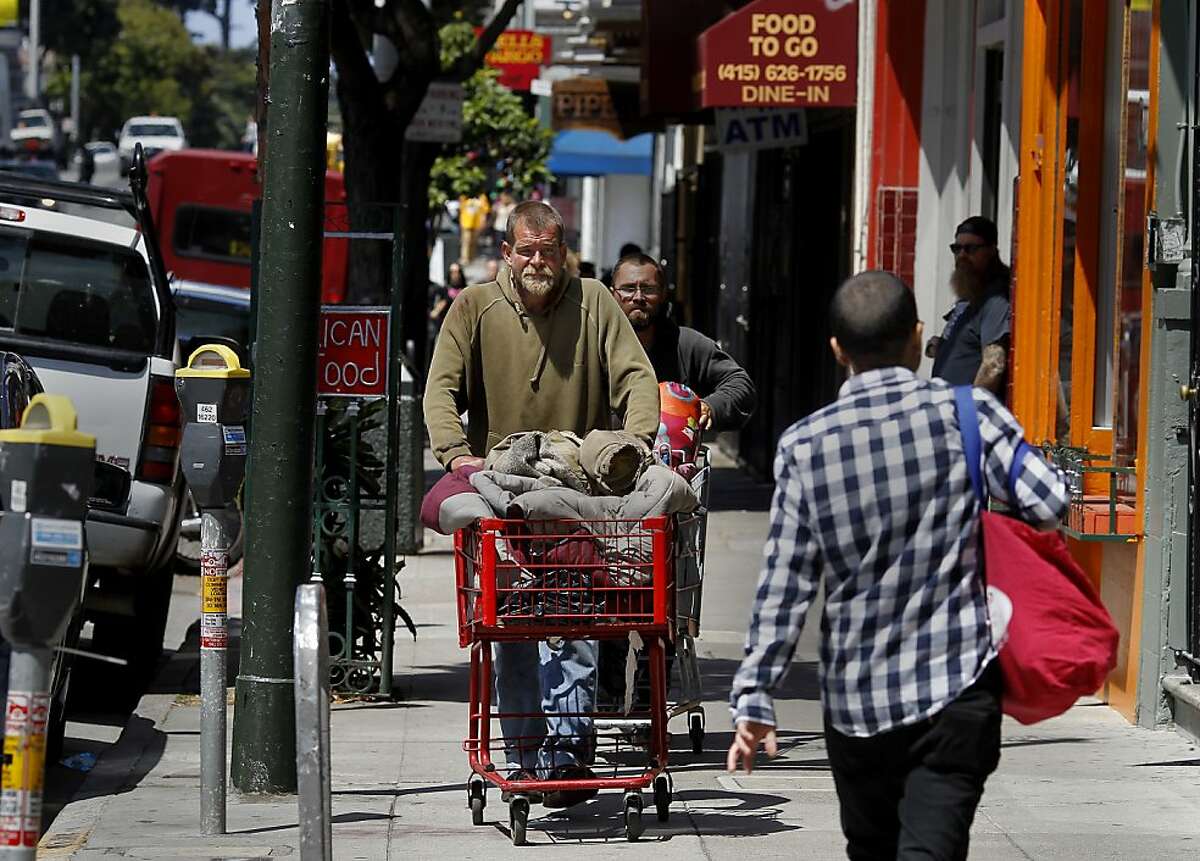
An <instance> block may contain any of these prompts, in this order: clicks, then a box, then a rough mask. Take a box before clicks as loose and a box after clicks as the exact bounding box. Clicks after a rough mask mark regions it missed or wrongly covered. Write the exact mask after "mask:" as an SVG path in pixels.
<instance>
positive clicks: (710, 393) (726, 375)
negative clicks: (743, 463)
mask: <svg viewBox="0 0 1200 861" xmlns="http://www.w3.org/2000/svg"><path fill="white" fill-rule="evenodd" d="M649 356H650V364H651V365H653V366H654V375H655V376H656V377H657V378H658V381H659V382H660V383H683V384H684V385H685V386H687V387H688V388H690V389H691V390H692V391H694V392H695V393H696V394H698V395H699V396H700V397H701V398H703V399H704V400H705V401H706V402H707V403H708V405H709V407H711V408H712V414H713V430H716V431H730V430H739V429H740V428H742V427H743V426H744V425H745V424H746V422H748V421H749V420H750V414H751V413H753V412H754V405H755V403H756V401H757V395H756V394H755V391H754V383H753V381H751V379H750V375H749V374H747V373H746V371H745V370H743V369H742V366H741V365H739V364H738V363H737V362H735V361H734V360H733V359H732V358H731V357H730V356H729V354H728V353H726V352H725V351H724V350H722V349H721V348H720V347H718V346H717V344H716V343H715V342H714V341H713V340H712V339H711V338H708V337H706V336H704V335H702V334H700V333H699V332H697V331H696V330H695V329H689V328H688V327H687V326H680V325H678V324H677V323H675V322H674V321H673V320H670V319H667V318H665V317H664V318H662V319H660V320H659V321H658V322H657V323H656V324H655V331H654V344H653V346H652V347H651V349H650V350H649Z"/></svg>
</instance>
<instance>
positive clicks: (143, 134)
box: [117, 117, 188, 176]
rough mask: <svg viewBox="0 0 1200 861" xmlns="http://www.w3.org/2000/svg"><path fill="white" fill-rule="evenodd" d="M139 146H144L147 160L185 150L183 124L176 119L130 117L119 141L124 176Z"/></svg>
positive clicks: (185, 139)
mask: <svg viewBox="0 0 1200 861" xmlns="http://www.w3.org/2000/svg"><path fill="white" fill-rule="evenodd" d="M137 144H141V145H142V149H144V150H145V151H146V158H147V159H149V158H153V157H154V156H156V155H158V153H160V152H164V151H169V152H175V151H177V150H181V149H184V148H185V147H187V145H188V144H187V138H186V137H184V134H183V124H182V123H181V122H179V120H178V119H177V118H175V117H130V118H129V119H128V120H126V121H125V125H124V126H122V127H121V136H120V138H118V139H117V151H118V153H119V154H120V158H121V175H122V176H124V175H125V174H126V173H128V172H129V165H130V164H132V163H133V148H134V146H136V145H137Z"/></svg>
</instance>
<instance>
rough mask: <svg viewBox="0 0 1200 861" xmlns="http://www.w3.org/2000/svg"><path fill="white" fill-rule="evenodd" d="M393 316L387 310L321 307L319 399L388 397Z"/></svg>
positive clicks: (367, 307)
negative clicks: (389, 345) (389, 349)
mask: <svg viewBox="0 0 1200 861" xmlns="http://www.w3.org/2000/svg"><path fill="white" fill-rule="evenodd" d="M389 314H390V311H389V309H388V308H385V307H375V306H349V305H324V306H322V307H321V323H320V330H319V332H318V336H317V396H318V397H344V398H386V397H387V393H388V340H389V337H390V332H391V327H390V325H389V324H390V317H389Z"/></svg>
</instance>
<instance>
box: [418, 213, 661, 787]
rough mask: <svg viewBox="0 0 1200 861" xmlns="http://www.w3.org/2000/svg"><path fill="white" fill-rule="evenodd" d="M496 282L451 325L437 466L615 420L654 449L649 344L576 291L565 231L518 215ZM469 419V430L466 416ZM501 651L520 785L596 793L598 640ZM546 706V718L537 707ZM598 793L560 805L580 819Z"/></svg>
mask: <svg viewBox="0 0 1200 861" xmlns="http://www.w3.org/2000/svg"><path fill="white" fill-rule="evenodd" d="M501 250H502V252H503V255H504V260H505V262H506V263H507V264H508V265H507V267H506V268H505V269H504V270H503V271H501V273H500V274H499V277H498V278H497V280H496V281H492V282H489V283H486V284H478V285H474V286H471V287H468V288H467V289H466V290H464V291H463V292H462V293H460V294H459V296H458V297H457V298H456V299H455V301H454V304H453V305H451V307H450V310H449V312H448V313H447V315H446V319H445V323H444V324H443V327H442V330H441V333H440V335H439V337H438V342H437V345H436V346H435V348H434V353H433V362H432V365H431V367H430V371H429V380H428V384H427V390H426V394H425V402H424V406H425V420H426V423H427V426H428V430H429V438H430V442H431V444H432V447H433V452H434V455H435V456H436V457H437V458H438V460H439V462H440V463H441V464H442V465H443V466H445V467H446V469H447V470H448V471H450V472H454V471H455V470H458V469H460V468H462V467H468V466H474V467H481V466H482V465H483V458H484V457H486V456H487V455H488V454H489V453H490V452H491V451H492V449H493V448H494V447H495V446H496V445H497V444H498V443H499V442H500V441H501V440H504V439H505V438H507V437H509V436H510V435H511V434H515V433H520V432H524V431H544V432H550V431H566V432H570V433H573V434H575V435H577V436H579V437H584V436H586V435H587V434H588V433H589V432H590V431H593V430H603V429H608V428H609V427H610V426H611V421H612V416H613V415H616V416H618V417H619V418H620V420H621V422H622V424H623V427H624V430H625V431H626V432H627V433H629V434H631V435H632V436H634V437H636V438H637V439H638V440H640V441H641V442H642V443H645V444H647V445H648V444H649V443H650V442H651V441H652V440H653V439H654V436H655V434H656V432H657V430H658V425H659V400H658V385H657V382H656V380H655V378H654V373H653V371H652V370H651V367H650V363H649V361H648V360H647V358H646V354H645V352H644V351H643V349H642V347H641V344H639V342H638V339H637V336H636V335H635V334H634V331H633V329H632V328H631V326H630V325H629V322H628V321H627V320H626V319H625V316H624V314H622V312H621V309H620V307H619V306H618V305H617V303H616V301H615V300H614V299H613V298H612V296H611V295H610V294H609V292H608V290H607V289H606V288H605V287H604V285H603V284H601V283H600V282H599V281H594V280H591V279H579V278H570V277H568V276H567V275H566V273H565V271H564V263H565V260H566V252H567V249H566V244H565V242H564V228H563V222H562V219H561V217H560V216H559V215H558V213H557V212H556V211H555V210H554V209H553V208H552V207H550V206H549V205H547V204H545V203H542V202H539V201H527V202H525V203H522V204H520V205H519V206H517V207H516V209H514V210H513V212H512V214H511V215H510V217H509V220H508V227H507V234H506V237H505V241H504V243H503V245H502V249H501ZM464 411H465V412H466V414H467V426H466V427H465V428H464V426H463V423H462V420H461V419H460V415H461V414H462V413H463V412H464ZM553 645H557V646H558V648H551V647H550V644H546V643H536V642H529V641H524V642H502V643H496V645H495V668H494V669H495V674H496V696H497V707H498V709H499V710H500V711H502V712H505V713H507V714H511V715H523V717H512V718H509V719H508V720H506V721H504V722H503V725H502V728H503V731H504V733H505V736H506V745H505V756H506V759H507V765H508V768H509V771H510V776H512V777H514V778H515V779H517V780H521V779H524V778H529V779H534V778H538V777H541V778H547V779H551V780H559V781H564V780H567V781H570V780H574V781H580V780H587V779H589V778H590V777H591V776H592V774H591V771H590V770H589V768H588V761H589V758H590V753H591V752H590V750H589V749H588V745H587V744H586V743H583V742H582V741H581V740H585V739H588V738H590V736H591V728H590V726H589V718H587V717H584V716H581V715H583V714H585V713H587V712H590V711H591V710H592V706H593V701H594V697H595V688H596V654H595V647H594V645H593V644H592V643H591V642H589V641H588V640H575V639H570V638H564V640H563V642H561V643H555V644H553ZM535 706H537V707H535ZM595 793H596V789H595V788H585V789H576V790H556V791H552V792H547V793H546V794H545V797H544V798H543V803H544V804H546V805H547V806H550V807H567V806H570V805H572V804H577V803H579V802H581V801H585V800H586V799H588V798H590V797H591V796H593V795H595Z"/></svg>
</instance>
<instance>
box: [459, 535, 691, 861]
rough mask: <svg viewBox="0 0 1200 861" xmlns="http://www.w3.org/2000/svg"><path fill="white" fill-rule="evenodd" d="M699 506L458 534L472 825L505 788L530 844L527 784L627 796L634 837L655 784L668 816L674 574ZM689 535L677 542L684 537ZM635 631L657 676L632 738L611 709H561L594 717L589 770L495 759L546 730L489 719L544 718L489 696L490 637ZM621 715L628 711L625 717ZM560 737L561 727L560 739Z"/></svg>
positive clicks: (515, 835)
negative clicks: (645, 793)
mask: <svg viewBox="0 0 1200 861" xmlns="http://www.w3.org/2000/svg"><path fill="white" fill-rule="evenodd" d="M698 516H699V515H678V516H676V517H651V518H646V519H643V520H603V521H598V520H554V521H524V520H500V519H484V520H480V521H478V522H477V523H475V524H473V525H472V526H471V527H469V528H467V529H463V530H460V531H459V532H458V533H456V534H455V572H456V576H457V586H458V622H459V642H460V644H461V645H462V646H464V647H470V649H471V662H470V685H469V687H470V691H469V706H468V712H469V713H468V730H467V738H466V740H465V741H464V743H463V749H464V750H465V751H466V753H467V759H468V762H469V764H470V767H471V772H472V773H471V777H470V779H469V780H468V784H467V798H468V803H469V805H470V809H471V818H472V822H474V824H476V825H482V824H483V821H484V808H485V807H486V805H487V789H488V786H489V784H490V785H494V786H496V787H499V788H500V790H501V791H502V792H503V793H505V795H506V796H508V797H509V826H510V829H511V835H512V841H513V843H514V844H515V845H522V844H523V843H524V842H525V834H526V823H527V820H528V817H529V810H530V794H531V793H550V792H559V791H573V790H584V789H597V790H603V789H609V790H620V791H623V792H624V793H625V799H624V801H625V803H624V814H623V816H624V825H625V835H626V837H627V838H628V839H629V840H636V839H638V837H640V836H641V834H642V831H643V823H642V809H643V801H642V795H641V791H642V790H644V789H648V788H651V787H652V788H653V798H654V804H655V808H656V812H657V816H658V819H659V821H663V822H665V821H667V819H668V818H669V816H670V804H671V795H672V791H673V790H672V783H671V777H670V774H669V773H668V772H667V770H666V769H667V756H668V735H667V699H666V697H667V679H666V668H665V657H664V655H665V651H664V644H665V643H666V641H667V640H668V639H669V638H672V637H673V636H674V633H675V630H676V624H677V622H676V614H675V596H676V590H675V572H676V568H677V566H678V564H679V561H680V558H681V557H686V556H687V555H688V554H693V553H695V552H696V544H697V542H696V541H695V539H694V535H695V528H694V526H693V525H692V524H694V522H695V518H696V517H698ZM685 533H686V534H688V535H691V536H692V538H691V539H690V540H681V536H682V535H684V534H685ZM618 638H631V639H634V640H640V642H641V643H643V644H644V645H645V648H646V651H647V659H648V669H649V676H650V692H649V693H650V697H649V704H648V707H647V708H646V709H645V711H644V712H643V713H641V714H640V715H632V717H636V718H641V719H643V720H645V721H646V723H647V724H648V729H649V731H648V732H647V733H644V734H639V735H638V736H636V737H630V736H629V735H628V734H625V733H621V732H605V731H603V729H602V725H603V719H604V718H605V717H609V718H611V717H614V715H613V714H611V713H607V714H606V713H604V712H599V711H592V712H587V713H583V712H581V713H577V714H566V713H562V712H559V713H556V715H555V717H558V718H589V719H591V727H592V728H591V730H590V731H589V737H588V738H578V739H572V740H571V741H573V742H574V743H575V744H576V746H577V747H579V748H582V749H586V750H590V751H591V754H592V762H591V768H592V770H593V773H594V774H595V775H596V776H595V777H594V778H591V779H578V780H542V779H536V778H533V779H521V780H517V779H513V778H512V775H510V774H508V773H506V771H505V769H504V767H503V766H502V765H501V766H498V765H497V764H496V763H495V762H493V760H492V754H493V752H494V751H500V752H501V755H503V752H504V750H505V747H506V746H507V747H508V749H509V750H510V751H511V750H512V749H513V748H514V746H516V747H520V746H522V745H531V746H532V745H538V744H542V743H543V742H544V740H543V739H524V738H520V739H513V738H508V739H503V738H500V737H498V736H497V735H493V732H492V725H493V722H496V721H499V720H502V719H505V718H530V717H538V716H539V715H528V714H516V713H501V712H500V711H499V710H498V709H497V708H495V707H494V706H493V703H492V685H493V678H492V674H493V654H492V645H493V644H494V643H503V642H517V641H533V642H540V641H551V642H553V641H555V640H557V639H569V640H601V639H618ZM540 716H541V717H544V715H540ZM624 716H625V717H631V716H630V715H628V714H625V715H624ZM562 740H563V739H562V737H561V736H558V735H556V736H554V741H555V742H561V741H562Z"/></svg>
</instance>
